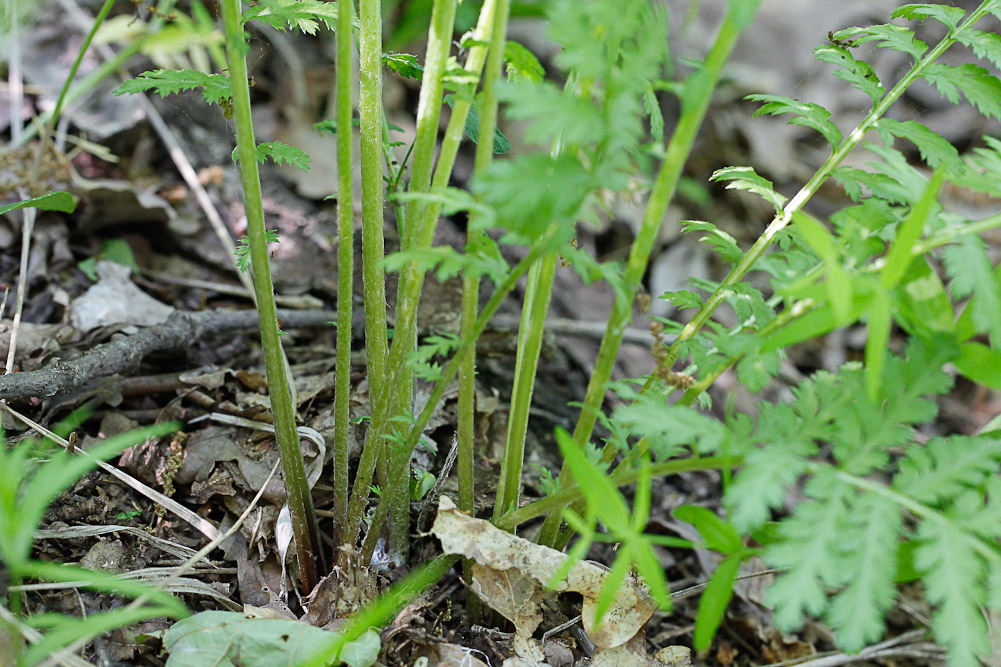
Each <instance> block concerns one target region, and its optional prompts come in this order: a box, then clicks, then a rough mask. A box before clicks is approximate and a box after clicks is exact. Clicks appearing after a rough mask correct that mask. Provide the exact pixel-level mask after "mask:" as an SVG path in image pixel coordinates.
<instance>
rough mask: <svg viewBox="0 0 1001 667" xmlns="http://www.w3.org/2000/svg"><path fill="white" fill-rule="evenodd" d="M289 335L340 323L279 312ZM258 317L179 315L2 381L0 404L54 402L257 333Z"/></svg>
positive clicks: (319, 314) (313, 314)
mask: <svg viewBox="0 0 1001 667" xmlns="http://www.w3.org/2000/svg"><path fill="white" fill-rule="evenodd" d="M278 317H279V318H280V319H281V320H282V323H283V325H284V328H285V329H296V328H300V327H301V328H308V327H323V326H326V325H327V324H329V323H330V321H331V320H334V319H336V318H337V313H336V312H333V311H326V310H280V311H278ZM257 326H258V316H257V312H256V311H253V310H242V311H214V310H213V311H205V312H198V313H186V312H178V313H176V314H174V315H173V316H172V317H171V318H170V319H169V320H168V321H167V322H164V323H163V324H158V325H155V326H152V327H147V328H145V329H142V330H140V331H139V332H138V333H136V334H133V335H131V336H115V337H114V338H112V340H111V341H109V342H107V343H104V344H102V345H98V346H97V347H95V348H93V349H92V350H90V351H88V352H87V353H86V354H84V355H83V356H81V357H79V358H78V359H74V360H72V361H63V360H59V359H57V360H55V361H53V362H52V363H50V364H48V365H47V366H45V367H44V368H41V369H39V370H37V371H27V372H24V373H15V374H13V375H4V376H0V399H4V400H6V399H12V398H27V397H45V398H48V397H51V396H55V395H56V394H60V393H64V392H67V391H72V390H75V389H79V388H80V387H83V386H86V385H87V384H89V383H91V382H93V381H94V380H95V379H97V378H102V377H108V376H110V375H115V374H123V375H127V374H129V373H132V372H134V371H135V370H136V369H137V368H138V367H139V364H140V362H141V361H142V360H143V359H144V358H145V357H146V356H147V355H149V354H151V353H153V352H159V351H163V350H181V349H185V348H187V347H190V346H192V345H194V344H195V343H196V342H197V341H198V340H199V339H200V338H201V337H202V336H203V335H205V334H208V333H213V332H222V331H238V330H241V329H250V330H253V329H256V328H257Z"/></svg>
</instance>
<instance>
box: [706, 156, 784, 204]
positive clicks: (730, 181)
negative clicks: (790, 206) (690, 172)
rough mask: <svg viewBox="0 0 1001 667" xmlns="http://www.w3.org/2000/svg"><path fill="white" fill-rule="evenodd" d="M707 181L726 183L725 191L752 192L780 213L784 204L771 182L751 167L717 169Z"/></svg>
mask: <svg viewBox="0 0 1001 667" xmlns="http://www.w3.org/2000/svg"><path fill="white" fill-rule="evenodd" d="M709 180H711V181H722V182H726V189H727V190H747V191H748V192H753V193H754V194H756V195H758V196H759V197H761V198H762V199H764V200H765V201H766V202H768V203H769V204H771V205H772V206H774V207H775V210H776V211H781V210H782V207H783V206H785V203H786V198H785V197H784V196H783V195H780V194H779V193H777V192H775V190H774V189H773V187H772V182H771V181H769V180H768V179H767V178H764V177H762V176H759V175H758V173H757V172H756V171H754V168H753V167H726V168H724V169H717V170H716V171H714V172H713V175H712V176H711V177H710V178H709Z"/></svg>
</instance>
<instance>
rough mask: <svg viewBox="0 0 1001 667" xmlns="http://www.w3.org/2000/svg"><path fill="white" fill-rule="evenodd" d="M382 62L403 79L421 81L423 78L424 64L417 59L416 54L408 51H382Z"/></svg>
mask: <svg viewBox="0 0 1001 667" xmlns="http://www.w3.org/2000/svg"><path fill="white" fill-rule="evenodd" d="M382 64H383V65H385V66H386V67H388V68H389V70H390V71H391V72H395V73H396V74H399V75H400V76H402V77H403V78H405V79H413V80H414V81H421V80H423V78H424V66H423V65H421V64H420V62H419V61H418V60H417V56H414V55H411V54H409V53H383V54H382Z"/></svg>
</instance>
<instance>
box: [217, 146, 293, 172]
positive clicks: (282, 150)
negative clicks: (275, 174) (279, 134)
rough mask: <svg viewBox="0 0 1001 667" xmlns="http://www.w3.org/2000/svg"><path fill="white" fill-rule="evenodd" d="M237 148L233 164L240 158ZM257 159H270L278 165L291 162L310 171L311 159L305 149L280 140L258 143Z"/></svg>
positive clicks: (263, 161)
mask: <svg viewBox="0 0 1001 667" xmlns="http://www.w3.org/2000/svg"><path fill="white" fill-rule="evenodd" d="M237 150H238V149H236V148H234V149H233V164H236V161H237V159H238V157H239V156H238V155H237ZM256 153H257V161H258V162H259V163H261V164H264V163H265V162H267V161H268V160H269V159H270V160H272V161H273V162H274V163H275V164H277V165H282V164H290V165H292V166H293V167H295V168H296V169H298V170H299V171H309V164H310V162H311V159H310V157H309V155H307V154H306V152H305V151H304V150H302V149H301V148H299V147H297V146H289V145H288V144H284V143H282V142H280V141H265V142H262V143H259V144H257V147H256Z"/></svg>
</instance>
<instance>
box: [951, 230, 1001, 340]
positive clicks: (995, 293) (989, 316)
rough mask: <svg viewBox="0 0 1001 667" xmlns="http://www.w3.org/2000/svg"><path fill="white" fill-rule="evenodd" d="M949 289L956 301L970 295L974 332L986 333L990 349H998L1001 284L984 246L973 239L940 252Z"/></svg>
mask: <svg viewBox="0 0 1001 667" xmlns="http://www.w3.org/2000/svg"><path fill="white" fill-rule="evenodd" d="M942 260H943V263H944V265H945V272H946V274H947V275H948V276H949V278H950V279H951V282H950V284H949V289H950V291H952V294H953V296H954V297H956V298H959V299H961V298H964V297H967V296H970V295H972V300H971V302H970V306H969V308H971V309H972V310H971V316H972V319H973V324H974V325H975V327H976V330H977V331H980V332H983V331H987V332H989V333H990V336H991V341H992V344H993V345H994V346H998V345H1001V308H998V304H999V303H1001V284H999V280H998V276H997V275H996V271H995V269H994V267H993V266H991V261H990V258H989V257H988V256H987V249H986V246H985V244H984V242H983V241H982V240H981V239H980V238H979V237H977V236H963V237H960V238H959V240H958V241H957V242H956V243H954V244H952V245H948V246H946V247H945V248H943V249H942Z"/></svg>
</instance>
